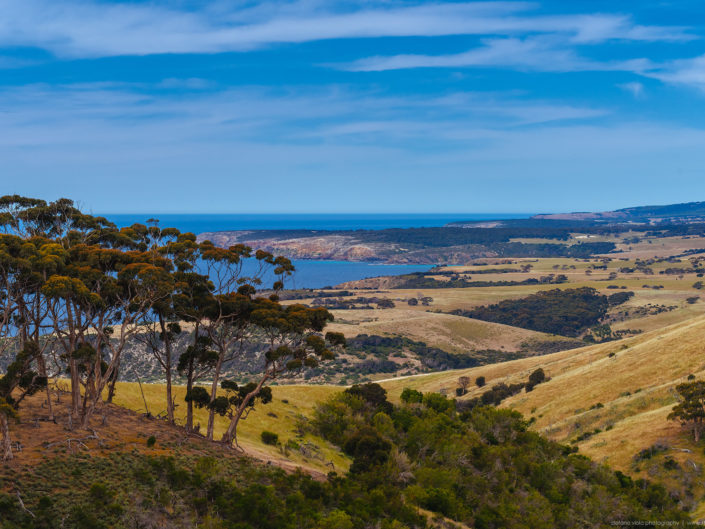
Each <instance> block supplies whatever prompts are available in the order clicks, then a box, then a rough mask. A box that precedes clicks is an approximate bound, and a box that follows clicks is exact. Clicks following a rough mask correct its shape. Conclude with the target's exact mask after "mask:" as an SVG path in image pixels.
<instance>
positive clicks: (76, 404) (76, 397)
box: [69, 352, 81, 417]
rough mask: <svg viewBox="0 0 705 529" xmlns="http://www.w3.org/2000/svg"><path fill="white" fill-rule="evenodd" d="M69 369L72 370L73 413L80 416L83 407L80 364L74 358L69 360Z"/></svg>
mask: <svg viewBox="0 0 705 529" xmlns="http://www.w3.org/2000/svg"><path fill="white" fill-rule="evenodd" d="M72 354H73V352H72ZM69 370H70V372H71V415H73V416H74V417H78V411H79V409H80V408H81V382H80V380H79V375H78V365H77V363H76V360H75V359H73V358H71V359H70V360H69Z"/></svg>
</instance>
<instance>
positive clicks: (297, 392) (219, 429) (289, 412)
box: [114, 382, 349, 474]
mask: <svg viewBox="0 0 705 529" xmlns="http://www.w3.org/2000/svg"><path fill="white" fill-rule="evenodd" d="M339 390H340V389H339V388H336V387H334V386H273V387H272V393H273V399H272V402H271V403H269V404H267V405H263V406H258V407H257V408H256V409H255V410H254V411H253V412H252V413H251V415H250V417H249V418H248V419H247V420H244V421H242V422H241V423H240V427H239V429H238V431H239V434H238V440H239V444H240V446H241V447H242V448H243V449H244V450H245V451H246V452H248V453H249V454H251V455H253V456H255V457H257V458H259V459H264V460H270V461H274V462H276V463H277V464H278V465H280V466H283V467H285V468H293V467H294V466H303V467H305V468H307V469H309V470H312V471H315V472H322V473H324V474H326V473H328V472H329V471H330V470H332V469H336V470H338V471H340V470H345V469H347V468H348V466H349V460H348V459H347V458H346V457H345V456H343V455H342V454H341V453H340V451H339V450H338V449H337V448H335V447H333V446H332V445H330V444H329V443H327V442H326V441H324V440H323V439H320V438H316V437H314V436H312V435H310V434H308V433H306V434H304V435H302V436H299V435H297V430H298V429H299V425H298V423H299V421H300V420H302V419H304V420H305V418H307V417H310V416H311V414H312V411H313V408H314V407H315V406H316V404H317V403H319V402H322V401H323V400H325V399H326V398H328V397H329V396H330V395H331V394H333V393H335V392H336V391H339ZM142 391H143V392H144V399H143V398H142V392H141V391H140V387H139V384H137V383H134V382H121V383H118V386H117V394H116V396H115V399H114V402H115V404H117V405H118V406H122V407H125V408H128V409H130V410H133V411H137V412H140V413H144V412H145V400H146V402H147V406H148V407H149V411H150V413H152V414H153V415H157V414H159V413H160V412H163V411H164V409H165V408H166V404H165V400H164V386H163V385H161V384H142ZM185 394H186V388H185V387H184V386H175V387H174V397H175V399H176V403H177V404H178V407H177V408H176V418H177V421H178V422H180V423H183V421H184V420H185V416H186V405H185V402H184V396H185ZM207 423H208V414H207V412H206V411H205V410H195V413H194V424H201V426H202V431H205V426H206V424H207ZM227 426H228V421H227V418H222V417H219V416H216V423H215V438H216V439H219V438H220V437H221V436H222V434H223V433H224V432H225V430H226V428H227ZM263 430H267V431H270V432H274V433H276V434H278V435H279V441H280V443H281V444H282V445H284V446H286V445H287V442H288V441H292V442H294V443H296V445H294V444H291V443H290V448H289V449H287V450H285V451H282V449H280V448H279V447H277V446H271V445H266V444H264V443H263V442H262V440H261V438H260V435H261V433H262V431H263ZM297 446H298V447H297Z"/></svg>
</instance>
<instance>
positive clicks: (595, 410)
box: [383, 316, 705, 501]
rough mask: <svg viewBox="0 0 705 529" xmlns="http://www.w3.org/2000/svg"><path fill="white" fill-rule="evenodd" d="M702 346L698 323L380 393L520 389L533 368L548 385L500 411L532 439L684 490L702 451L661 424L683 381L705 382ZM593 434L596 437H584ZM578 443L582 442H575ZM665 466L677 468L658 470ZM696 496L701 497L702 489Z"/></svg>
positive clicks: (704, 461) (399, 382) (704, 326)
mask: <svg viewBox="0 0 705 529" xmlns="http://www.w3.org/2000/svg"><path fill="white" fill-rule="evenodd" d="M704 343H705V317H702V316H699V317H696V318H693V319H691V320H688V321H686V322H682V323H678V324H675V325H672V326H669V327H666V328H664V329H661V330H657V331H652V332H649V333H645V334H642V335H640V336H637V337H633V338H629V339H626V340H622V341H619V342H611V343H605V344H598V345H594V346H590V347H585V348H582V349H577V350H572V351H565V352H560V353H555V354H550V355H546V356H542V357H534V358H525V359H521V360H515V361H511V362H506V363H502V364H495V365H489V366H482V367H478V368H473V369H469V370H462V371H452V372H444V373H436V374H432V375H425V376H418V377H410V378H406V379H392V380H389V381H386V382H384V383H383V385H384V386H385V387H386V388H387V389H388V391H389V393H390V395H391V397H392V398H395V397H396V398H398V395H399V394H400V393H401V390H402V389H403V388H405V387H410V388H414V389H417V390H420V391H424V392H428V391H435V392H446V393H454V391H455V388H456V387H457V386H458V382H457V380H458V377H460V376H469V377H470V378H471V379H472V380H473V381H474V380H475V378H476V377H478V376H484V377H485V378H486V380H487V386H488V387H489V386H491V385H493V384H496V383H499V382H505V383H508V384H509V383H518V382H524V381H526V379H527V377H528V375H529V374H530V373H531V372H532V371H533V370H535V369H537V368H539V367H541V368H542V369H543V370H544V371H545V372H546V374H547V375H548V376H549V377H551V380H549V381H548V382H545V383H543V384H540V385H538V386H537V387H536V388H535V389H534V390H533V391H532V392H531V393H526V392H521V393H520V394H518V395H516V396H514V397H511V398H509V399H507V400H505V401H504V402H503V403H502V406H508V407H511V408H514V409H516V410H518V411H520V412H522V413H523V414H524V415H525V416H526V417H527V418H529V419H530V420H533V421H534V422H533V426H532V428H534V429H536V430H537V431H539V432H541V433H544V434H546V435H547V436H548V437H550V438H552V439H554V440H557V441H561V442H567V443H570V442H573V444H575V445H577V446H578V447H579V449H580V451H581V452H582V453H584V454H586V455H588V456H590V457H593V458H595V459H596V460H598V461H602V462H606V463H608V464H609V465H610V466H612V467H614V468H617V469H620V470H624V471H628V472H629V473H631V474H636V475H643V476H649V477H651V478H659V479H661V480H664V481H671V482H673V483H674V484H681V485H682V486H686V484H687V483H690V482H693V481H696V480H697V479H699V480H700V481H702V468H703V465H705V454H704V453H703V447H702V446H696V445H695V444H694V442H693V441H692V439H691V438H690V437H689V435H688V434H687V433H686V432H685V431H684V430H683V429H682V428H681V427H680V426H679V425H678V424H677V423H675V422H673V421H668V420H667V419H666V417H667V415H668V413H669V412H670V410H671V408H672V406H673V404H674V403H675V402H676V394H675V390H674V388H675V386H676V385H677V384H679V383H681V382H684V381H686V380H687V377H688V375H691V374H692V375H694V376H696V377H697V378H698V379H702V378H705V355H704V354H703V353H705V349H704V346H703V344H704ZM486 389H487V388H482V389H480V388H476V387H474V386H473V387H472V389H471V391H470V392H469V393H468V394H467V395H466V396H464V397H461V399H469V398H473V397H476V396H479V395H480V394H481V393H482V392H483V391H485V390H486ZM595 430H599V431H598V432H597V433H594V434H593V435H590V434H591V433H593V432H595ZM586 434H587V436H586ZM579 438H582V440H580V441H577V442H576V440H577V439H579ZM658 446H660V447H664V448H665V450H663V451H661V452H659V453H658V455H657V457H654V458H647V459H645V460H644V459H643V458H642V460H641V461H639V457H638V456H637V454H639V452H641V451H642V450H650V449H652V448H654V447H658ZM656 451H657V452H658V451H659V450H658V449H657V450H656ZM668 458H672V459H673V460H674V461H675V462H676V463H677V468H676V467H674V468H673V469H671V470H668V469H666V468H665V467H664V466H663V463H665V461H666V459H668ZM671 466H673V465H671ZM698 490H699V494H700V495H701V496H702V492H703V491H702V487H700V488H699V489H698ZM701 496H700V497H698V498H697V500H698V501H700V500H701V499H702V498H701Z"/></svg>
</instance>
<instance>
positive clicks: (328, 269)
mask: <svg viewBox="0 0 705 529" xmlns="http://www.w3.org/2000/svg"><path fill="white" fill-rule="evenodd" d="M103 216H105V217H106V218H108V219H109V220H111V221H112V222H114V223H115V224H117V225H118V226H129V225H131V224H134V223H141V224H144V223H146V221H147V219H150V218H156V219H159V224H160V226H162V227H174V228H178V229H179V230H181V231H182V232H189V231H190V232H193V233H196V234H198V233H203V232H213V231H229V230H282V229H286V230H290V229H310V230H381V229H387V228H420V227H427V228H431V227H438V226H444V225H445V224H448V223H449V222H456V221H466V220H468V221H470V220H471V221H484V220H501V219H517V218H526V217H528V216H530V214H517V213H487V214H477V213H475V214H473V213H455V214H450V213H442V214H441V213H439V214H310V215H309V214H258V215H254V214H252V215H234V214H233V215H231V214H202V215H196V214H188V215H178V214H154V215H150V214H136V213H135V214H133V213H130V214H127V213H125V214H123V213H119V214H103ZM293 264H294V266H295V267H296V272H295V273H294V274H293V276H292V277H290V278H288V279H287V280H286V288H287V289H294V288H322V287H325V286H334V285H338V284H340V283H344V282H346V281H355V280H358V279H366V278H368V277H378V276H388V275H402V274H409V273H413V272H424V271H426V270H429V269H430V268H432V266H431V265H385V264H379V263H366V262H349V261H313V260H304V259H296V260H293ZM251 271H252V272H253V271H254V269H252V270H251ZM243 273H244V274H245V275H246V274H247V273H248V267H245V268H244V270H243ZM274 280H275V278H274V277H272V276H269V277H264V278H263V281H264V284H263V286H270V285H271V283H272V282H274Z"/></svg>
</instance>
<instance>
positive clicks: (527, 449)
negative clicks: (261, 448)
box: [312, 375, 687, 529]
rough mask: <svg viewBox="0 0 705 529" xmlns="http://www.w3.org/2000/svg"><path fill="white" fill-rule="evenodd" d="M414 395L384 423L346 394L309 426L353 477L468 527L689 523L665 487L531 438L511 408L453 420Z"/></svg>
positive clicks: (434, 398) (451, 407)
mask: <svg viewBox="0 0 705 529" xmlns="http://www.w3.org/2000/svg"><path fill="white" fill-rule="evenodd" d="M534 378H535V381H536V380H538V378H539V376H538V375H536V376H535V377H534ZM411 395H413V394H412V393H411V392H410V391H407V392H406V398H405V399H404V400H403V401H402V402H403V404H402V405H401V406H398V407H393V408H392V410H391V415H390V416H389V419H387V420H383V418H382V417H380V416H379V412H378V411H374V410H373V409H372V407H371V406H369V405H367V404H366V403H365V402H363V401H362V399H360V398H359V397H358V396H356V395H351V394H349V393H342V394H339V395H336V396H334V397H332V398H331V399H330V400H329V401H327V402H326V403H323V404H322V405H321V406H320V408H319V411H318V412H317V416H316V419H315V420H314V421H313V423H312V426H313V428H314V429H315V430H316V432H317V433H319V434H320V435H323V436H325V437H326V438H327V439H329V440H330V441H331V442H334V443H336V444H338V445H339V446H341V447H343V449H344V451H345V452H346V453H347V454H349V455H350V456H351V457H353V466H352V472H351V478H350V479H355V480H356V481H358V482H360V483H365V484H367V486H369V487H378V486H384V484H389V485H390V486H392V487H394V488H395V489H398V490H400V491H401V492H402V493H403V495H404V496H405V497H406V499H407V501H408V502H410V503H412V504H415V505H417V506H418V507H421V508H424V509H427V510H429V511H431V512H433V513H434V514H437V515H442V516H445V517H448V518H450V519H452V520H455V521H456V522H459V523H463V524H466V525H468V526H470V527H485V528H497V529H499V528H517V529H519V528H524V527H545V528H547V529H548V528H566V529H568V528H571V529H572V528H573V527H581V526H590V527H608V526H610V525H611V522H613V521H615V522H616V521H619V522H629V521H642V520H652V521H658V520H685V519H687V517H686V515H685V514H684V513H682V512H681V511H679V510H678V508H677V504H676V503H675V501H674V500H673V499H672V498H670V497H669V495H668V494H667V492H666V491H665V489H663V487H659V486H656V485H652V484H650V483H648V482H646V481H644V480H640V481H639V483H638V486H633V483H632V481H631V479H630V478H629V477H628V476H625V475H624V474H622V473H613V472H611V471H610V470H609V469H608V468H607V467H605V466H601V465H598V464H596V463H593V462H592V461H590V460H589V459H587V458H586V457H583V456H579V455H576V454H574V453H573V450H572V449H571V448H569V447H566V446H562V445H559V444H557V443H554V442H551V441H548V440H547V439H545V438H542V437H541V436H540V435H538V434H537V433H534V432H531V431H529V430H528V429H527V424H526V422H525V421H524V420H523V419H522V417H521V415H520V414H518V413H517V412H515V411H510V410H502V409H496V408H492V407H487V406H478V407H474V408H472V409H469V410H466V411H463V412H462V413H458V411H456V406H455V401H453V400H450V399H447V398H446V397H444V396H443V395H438V394H425V395H423V399H422V403H418V401H417V399H416V398H410V397H411ZM414 397H415V395H414ZM331 432H333V433H334V435H332V436H331V435H329V434H330V433H331Z"/></svg>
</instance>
